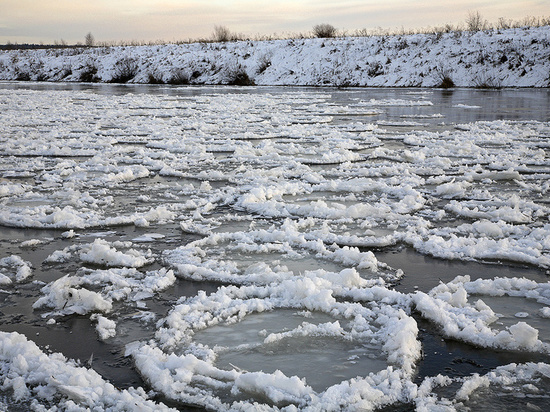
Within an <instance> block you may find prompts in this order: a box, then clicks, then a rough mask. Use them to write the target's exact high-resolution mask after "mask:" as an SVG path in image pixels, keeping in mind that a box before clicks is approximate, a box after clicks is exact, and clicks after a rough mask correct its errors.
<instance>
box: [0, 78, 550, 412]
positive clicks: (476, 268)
mask: <svg viewBox="0 0 550 412" xmlns="http://www.w3.org/2000/svg"><path fill="white" fill-rule="evenodd" d="M0 88H1V89H12V90H28V89H31V90H35V91H56V90H64V91H66V90H69V91H70V90H74V91H84V92H87V93H90V94H92V95H94V94H98V95H102V96H121V95H126V94H138V95H166V96H174V97H187V98H193V97H194V96H202V95H204V94H205V93H228V94H231V93H236V94H245V95H246V94H267V93H269V94H274V95H277V96H283V97H284V95H285V94H286V93H290V92H292V93H295V92H297V91H301V92H303V93H304V95H305V96H306V97H307V95H308V94H315V93H318V92H322V93H329V94H331V98H330V100H329V101H330V103H331V104H334V105H335V106H338V105H350V104H351V105H353V104H355V103H356V102H357V101H358V100H362V101H369V100H370V99H376V100H384V99H403V100H418V99H422V98H426V99H427V100H429V101H430V102H432V103H433V106H418V107H410V106H389V107H384V111H383V112H382V113H380V114H375V115H368V116H366V115H346V114H342V115H335V116H334V117H333V120H332V122H333V124H335V125H339V124H342V125H345V124H348V123H350V122H380V123H381V124H382V125H384V122H387V125H385V126H384V127H387V128H388V130H390V132H391V133H406V132H407V131H410V130H414V129H415V128H416V127H417V126H409V125H406V124H404V123H403V122H406V121H414V122H421V123H425V126H423V127H424V128H425V129H428V130H430V129H431V130H437V131H440V130H446V129H451V128H454V127H455V126H456V125H457V124H461V123H471V122H476V121H493V120H519V121H531V120H536V121H543V122H544V121H549V120H550V90H548V89H542V90H525V89H512V90H491V91H486V90H483V91H482V90H471V89H456V90H422V89H343V90H336V89H311V88H303V89H301V88H284V87H276V88H274V87H255V88H245V89H242V88H233V87H169V86H150V85H103V84H101V85H87V84H41V83H33V84H28V83H6V82H4V83H0ZM434 112H435V113H439V114H441V116H440V117H429V116H430V115H431V114H433V113H434ZM392 123H393V124H392ZM321 167H322V166H321ZM155 179H156V180H157V182H161V183H166V184H169V183H170V181H171V180H173V178H168V177H166V178H163V177H161V176H155ZM122 200H123V199H122ZM122 200H121V202H122V203H124V202H123V201H122ZM122 207H124V206H122ZM243 216H244V214H243ZM62 232H63V231H62V230H50V229H47V230H46V229H45V230H38V229H19V228H10V227H0V251H1V254H0V257H4V256H9V255H11V254H15V255H19V256H21V257H22V258H23V259H24V260H27V261H30V262H31V263H32V266H33V277H32V281H31V282H26V283H24V284H22V285H19V286H17V288H12V289H8V288H5V290H3V291H0V330H2V331H6V332H11V331H17V332H20V333H23V334H25V335H26V336H27V337H28V338H29V339H30V340H33V341H35V342H36V343H37V344H38V345H39V346H41V347H42V348H44V349H45V350H46V351H51V352H62V353H63V354H64V355H65V356H67V357H69V358H73V359H79V360H80V361H81V362H82V363H83V364H91V367H92V368H94V369H95V370H96V371H97V372H99V373H100V374H101V375H102V376H104V377H105V378H106V379H108V380H109V381H111V382H112V383H113V384H115V385H116V386H118V387H120V388H127V387H130V386H144V385H145V386H146V383H145V382H143V380H142V379H141V377H140V376H139V374H138V373H137V372H136V370H135V369H134V367H133V365H132V361H131V360H130V358H128V357H125V355H124V352H125V345H126V344H128V343H131V342H133V341H135V340H147V339H149V338H151V337H153V335H154V333H155V330H156V327H155V324H154V323H153V324H143V323H141V322H139V321H137V320H135V319H134V318H133V317H132V313H130V309H129V308H128V307H126V306H124V305H118V306H115V312H116V314H117V318H118V322H117V336H116V337H114V338H112V339H109V340H108V341H106V342H101V341H99V340H98V339H97V333H96V331H95V330H94V326H93V325H92V323H91V321H90V319H89V316H76V315H72V316H66V317H63V318H58V319H57V322H56V323H55V324H54V325H46V321H45V319H44V318H43V316H42V315H43V312H42V311H36V310H33V309H32V304H33V303H34V302H35V301H36V300H37V299H38V298H39V297H40V296H41V292H40V289H41V287H42V286H44V285H45V284H46V283H48V282H51V281H53V280H55V279H57V278H59V277H60V276H63V275H65V274H68V273H74V272H76V271H78V269H79V267H78V265H79V264H76V263H74V262H72V263H71V262H68V263H66V264H56V265H51V264H48V263H46V262H44V259H45V258H46V257H47V256H49V255H50V254H51V253H53V252H54V251H55V250H61V249H63V248H65V247H67V246H70V245H71V244H74V243H75V242H83V241H86V239H87V238H88V239H93V238H94V236H95V235H96V233H97V232H108V234H107V235H104V236H102V237H103V238H105V239H108V240H110V241H115V240H123V241H124V240H131V239H133V238H135V237H137V236H139V235H141V234H145V233H152V232H154V233H160V234H162V235H164V236H165V238H163V239H161V240H157V241H156V242H155V243H153V244H151V245H150V247H151V248H152V249H153V251H154V252H155V253H161V252H162V251H163V250H166V249H171V248H173V247H174V245H176V244H177V245H183V244H186V243H188V242H190V241H192V240H196V239H197V238H199V237H200V236H197V235H189V234H184V233H182V232H181V231H180V230H179V228H178V227H177V225H174V224H168V225H158V224H156V225H152V226H150V227H147V228H136V227H134V226H119V227H109V228H97V229H90V230H85V231H84V232H83V233H81V236H80V237H79V238H78V239H65V238H63V237H61V233H62ZM28 239H47V241H46V242H45V243H42V244H40V245H37V246H36V247H30V248H21V247H19V245H20V243H21V242H22V241H25V240H28ZM90 241H93V240H90ZM373 251H374V253H375V255H376V257H377V259H378V260H379V261H381V262H385V263H387V264H389V265H390V266H391V267H393V268H395V269H402V270H403V271H404V272H405V274H406V276H405V277H404V278H403V279H401V280H400V281H399V282H398V283H397V284H396V285H395V289H396V290H398V291H400V292H404V293H412V292H414V291H416V290H419V291H424V292H427V291H429V290H430V289H431V288H433V287H434V286H436V285H437V284H438V283H439V282H444V283H445V282H449V281H450V280H452V279H453V278H454V277H455V276H458V275H469V276H470V277H471V278H472V280H473V279H477V278H480V277H483V278H492V277H496V276H505V277H526V278H528V279H532V280H535V281H537V282H546V281H548V273H547V272H546V271H545V270H543V269H540V268H536V267H533V266H529V265H519V264H507V263H504V264H503V263H500V264H496V263H488V262H486V263H483V262H464V261H448V260H443V259H437V258H433V257H429V256H425V255H422V254H420V253H418V252H416V251H414V250H413V249H411V248H409V247H406V246H404V245H397V246H391V247H388V248H377V249H373ZM158 267H160V265H159V262H156V263H154V264H152V265H149V266H146V267H144V268H143V269H144V270H153V269H156V268H158ZM219 286H220V284H219V283H217V282H193V281H189V280H183V279H178V280H177V281H176V284H175V285H174V286H172V287H170V288H169V289H168V290H166V291H164V292H162V293H160V294H158V295H156V296H155V297H154V298H152V299H151V300H149V301H148V302H147V303H148V309H149V310H150V311H152V312H154V313H155V314H156V315H157V319H161V318H162V317H164V316H166V314H167V313H168V311H169V310H170V309H171V308H172V306H173V305H174V303H175V302H176V301H177V300H178V299H180V298H181V297H184V296H195V295H196V294H197V293H198V291H200V290H204V291H206V292H207V293H210V292H213V291H215V290H216V289H217V288H218V287H219ZM414 317H415V319H416V320H417V322H418V324H419V328H420V330H421V332H420V339H421V341H422V345H423V350H424V358H423V359H422V360H421V361H420V362H419V364H418V369H417V373H416V377H415V382H416V383H420V382H421V381H422V380H423V378H424V377H426V376H435V375H437V374H444V375H447V376H450V377H457V376H468V375H471V374H472V373H479V374H483V373H487V372H488V371H490V370H491V369H493V368H495V367H496V366H499V365H505V364H509V363H512V362H516V363H521V362H527V361H533V362H540V361H544V362H549V361H550V359H548V356H543V355H540V354H537V355H533V354H528V353H514V352H509V351H498V350H491V349H483V348H476V347H474V346H472V345H469V344H466V343H462V342H458V341H454V340H452V339H447V338H444V337H443V336H442V335H441V334H440V333H439V331H438V330H437V328H436V327H434V326H433V325H432V324H430V323H429V322H427V321H426V320H423V319H422V317H421V316H420V315H419V314H414ZM180 407H181V408H184V409H183V410H185V408H186V407H182V406H181V405H180ZM404 408H406V407H405V406H404Z"/></svg>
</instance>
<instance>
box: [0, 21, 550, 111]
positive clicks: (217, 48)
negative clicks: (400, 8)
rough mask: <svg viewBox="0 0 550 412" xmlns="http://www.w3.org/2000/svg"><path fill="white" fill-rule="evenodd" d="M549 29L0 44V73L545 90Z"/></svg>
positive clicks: (120, 79)
mask: <svg viewBox="0 0 550 412" xmlns="http://www.w3.org/2000/svg"><path fill="white" fill-rule="evenodd" d="M549 30H550V28H549V27H548V26H544V27H536V28H533V27H523V28H517V29H507V30H489V31H483V32H475V33H472V32H450V33H437V34H414V35H396V36H386V35H381V36H370V37H344V38H336V39H291V40H274V41H240V42H229V43H194V44H181V45H160V46H133V47H109V48H105V47H102V48H91V49H88V48H80V49H79V48H77V49H62V50H55V49H54V50H24V51H18V50H16V51H4V52H2V55H0V79H3V80H17V79H30V80H42V81H44V80H47V81H101V82H111V81H115V82H117V81H118V82H124V81H127V80H128V79H129V80H130V81H131V82H134V83H149V82H151V81H152V80H151V79H154V80H153V82H155V83H158V82H161V83H162V82H165V83H170V82H172V83H178V82H179V83H182V82H185V83H191V84H231V83H233V82H235V81H238V79H239V78H241V79H243V78H244V79H250V80H249V81H252V82H253V83H255V84H257V85H295V86H306V85H307V86H319V85H320V86H348V85H352V86H386V87H388V86H400V87H402V86H409V87H410V86H422V87H433V86H438V85H439V84H441V82H442V80H443V78H444V76H448V77H449V78H451V79H452V81H453V82H454V84H455V85H456V86H459V87H476V86H481V85H486V84H487V85H495V86H503V87H516V86H519V87H547V86H548V84H549V80H550V79H549V77H548V67H549V64H550V63H548V56H549V53H550V52H549V48H548V32H549ZM243 74H246V76H243ZM364 104H365V105H366V106H369V105H376V106H380V105H395V104H398V105H409V104H413V105H417V104H430V102H418V101H405V100H383V101H377V102H374V101H368V102H365V103H364ZM456 107H457V108H462V109H465V110H472V109H473V110H475V109H476V108H477V107H476V106H471V105H465V104H459V105H456Z"/></svg>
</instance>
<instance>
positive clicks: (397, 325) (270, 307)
mask: <svg viewBox="0 0 550 412" xmlns="http://www.w3.org/2000/svg"><path fill="white" fill-rule="evenodd" d="M346 281H347V280H346V278H342V279H332V278H330V277H327V278H322V277H317V276H314V275H313V274H311V275H310V276H308V277H303V278H300V279H296V278H293V279H287V280H283V281H281V282H280V283H278V284H271V285H269V286H243V287H235V286H229V287H221V288H220V289H219V290H218V291H217V292H216V293H213V294H211V295H209V296H207V295H206V294H205V293H199V295H198V296H196V297H193V298H188V299H185V300H182V301H181V302H180V303H179V304H178V305H177V306H175V307H174V309H173V310H172V311H171V312H170V313H169V315H168V316H167V317H166V318H165V319H164V321H163V322H162V323H161V324H160V325H161V327H160V328H159V330H158V332H157V333H156V336H155V340H154V341H151V342H149V343H143V344H135V345H132V346H130V347H129V348H128V352H129V353H131V354H132V356H133V357H134V360H135V363H136V366H137V368H138V369H139V371H140V373H141V374H142V375H143V376H144V377H145V378H146V379H147V380H148V381H149V382H150V383H151V385H152V386H153V388H154V389H155V390H158V391H160V392H162V393H163V394H164V395H166V396H168V397H170V398H173V399H177V400H180V401H183V402H190V403H195V404H199V405H202V406H204V407H208V408H215V409H218V410H228V409H237V410H240V409H242V410H245V409H247V408H250V407H251V406H252V405H254V404H256V405H261V407H262V408H266V409H271V408H276V407H281V406H289V405H292V406H294V407H299V408H303V409H306V410H307V409H311V410H316V409H317V408H319V407H323V408H327V409H338V408H339V407H340V405H347V407H349V408H352V409H353V408H358V409H361V408H365V409H372V408H374V407H376V406H379V405H382V404H384V403H388V402H395V401H396V400H398V399H402V400H403V399H405V398H406V396H407V391H408V389H406V388H408V385H409V379H410V377H411V374H412V372H413V367H414V363H415V361H416V360H417V359H418V358H419V357H420V343H419V341H418V340H417V334H418V328H417V325H416V322H415V321H414V320H413V319H412V318H411V317H410V316H408V315H407V314H406V312H405V311H404V310H403V309H402V308H400V307H399V305H396V306H391V305H389V304H386V303H382V302H379V301H371V302H369V303H367V304H360V303H351V302H340V301H338V300H337V299H336V296H335V294H334V290H337V289H338V288H341V287H342V284H343V283H345V282H346ZM382 289H384V288H382ZM375 295H376V293H372V294H371V297H373V296H375ZM380 295H383V293H382V292H381V291H380ZM315 365H316V366H315ZM316 367H317V368H319V369H315V368H316ZM323 375H327V376H323ZM382 382H385V383H382ZM409 389H410V388H409Z"/></svg>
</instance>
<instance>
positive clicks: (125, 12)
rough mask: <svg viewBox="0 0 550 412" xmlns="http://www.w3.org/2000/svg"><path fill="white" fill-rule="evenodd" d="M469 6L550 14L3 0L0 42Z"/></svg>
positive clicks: (198, 34) (528, 1)
mask: <svg viewBox="0 0 550 412" xmlns="http://www.w3.org/2000/svg"><path fill="white" fill-rule="evenodd" d="M469 11H479V12H480V13H481V15H482V16H483V17H484V18H486V19H487V20H489V21H490V22H496V21H497V20H498V18H499V17H505V18H507V19H516V20H518V19H522V18H524V17H526V16H537V17H541V16H550V1H549V0H482V1H473V0H457V1H449V0H363V1H360V0H342V1H335V0H269V1H258V0H234V1H231V0H225V1H223V0H202V1H201V0H86V1H80V0H53V1H46V0H0V43H6V42H8V41H10V42H12V43H15V42H17V43H40V42H43V43H53V42H54V41H60V40H61V39H63V40H64V41H66V42H68V43H71V44H72V43H77V42H84V36H85V35H86V33H88V32H91V33H92V34H93V35H94V37H95V39H96V40H97V41H130V40H138V41H141V40H145V41H154V40H166V41H173V40H185V39H190V38H191V39H197V38H210V37H211V35H212V32H213V29H214V26H215V25H220V26H226V27H228V28H229V29H230V30H231V31H232V32H238V33H243V34H245V35H247V36H251V37H254V36H256V35H258V34H259V35H271V34H274V33H277V34H286V33H307V32H309V31H311V28H312V27H313V26H314V25H315V24H318V23H330V24H332V25H333V26H335V27H336V28H338V29H340V30H348V31H350V32H351V31H353V30H356V29H363V28H365V29H369V30H372V29H376V28H378V27H381V28H384V29H399V28H401V27H404V28H406V29H409V28H422V27H428V26H442V25H445V24H447V23H450V24H455V25H456V24H459V23H463V22H464V20H465V19H466V17H467V15H468V12H469Z"/></svg>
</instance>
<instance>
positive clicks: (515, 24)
mask: <svg viewBox="0 0 550 412" xmlns="http://www.w3.org/2000/svg"><path fill="white" fill-rule="evenodd" d="M549 25H550V17H534V16H527V17H524V18H522V19H517V20H513V19H506V18H504V17H501V18H499V19H498V20H497V21H496V22H489V21H488V20H487V19H485V18H484V17H483V16H482V15H481V13H480V12H479V11H475V12H470V13H468V16H467V17H466V19H465V20H464V23H459V24H456V25H453V24H445V25H442V26H434V27H422V28H418V29H405V28H404V27H401V28H399V29H384V28H381V27H377V28H375V29H370V30H369V29H366V28H363V29H357V30H353V31H348V30H339V29H337V28H336V27H335V26H333V25H331V24H329V23H321V24H317V25H315V26H313V28H312V30H311V31H310V32H305V33H283V34H277V33H274V34H271V35H265V34H262V35H260V34H257V35H255V36H246V35H245V34H242V33H237V32H233V31H231V30H230V29H229V28H228V27H226V26H218V25H217V26H214V30H213V32H212V34H211V37H210V38H197V39H185V40H176V41H166V40H156V41H143V40H131V41H97V40H96V39H95V37H94V35H93V34H92V33H91V32H88V33H87V34H86V35H85V36H84V42H79V43H76V44H68V43H67V42H66V41H65V40H63V39H61V40H56V41H54V42H53V44H42V43H41V44H18V43H11V42H7V43H6V44H3V45H0V50H18V49H69V48H82V47H117V46H159V45H165V44H192V43H224V42H235V41H270V40H292V39H295V40H299V39H311V38H344V37H371V36H403V35H410V34H442V33H451V32H477V31H486V30H505V29H513V28H522V27H542V26H549Z"/></svg>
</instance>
